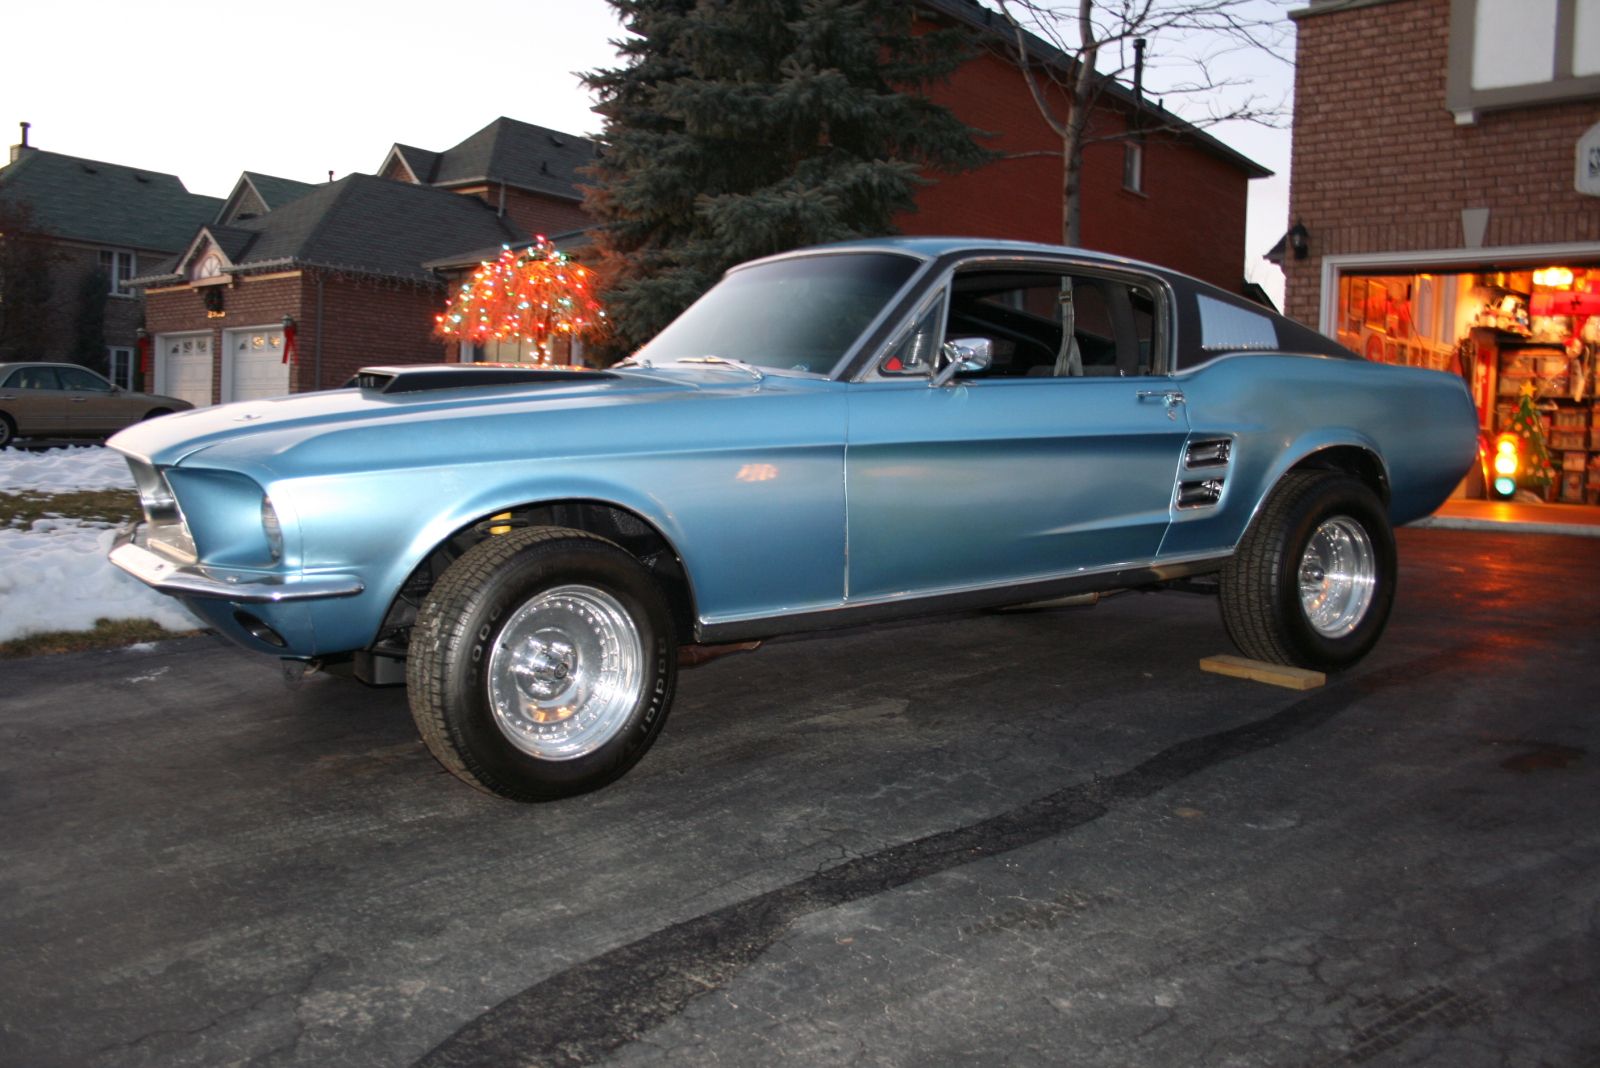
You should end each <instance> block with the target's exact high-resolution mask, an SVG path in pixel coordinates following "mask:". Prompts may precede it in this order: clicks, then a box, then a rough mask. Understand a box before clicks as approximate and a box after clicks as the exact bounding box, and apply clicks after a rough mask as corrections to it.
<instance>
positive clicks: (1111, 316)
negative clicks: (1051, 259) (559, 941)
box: [880, 269, 1156, 378]
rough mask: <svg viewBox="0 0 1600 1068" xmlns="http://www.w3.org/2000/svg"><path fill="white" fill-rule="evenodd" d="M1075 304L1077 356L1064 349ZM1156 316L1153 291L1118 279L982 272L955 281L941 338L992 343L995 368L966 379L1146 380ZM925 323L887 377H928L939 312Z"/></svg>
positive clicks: (891, 360) (890, 361) (902, 347)
mask: <svg viewBox="0 0 1600 1068" xmlns="http://www.w3.org/2000/svg"><path fill="white" fill-rule="evenodd" d="M1069 306H1070V308H1071V317H1072V320H1073V324H1074V328H1073V340H1074V342H1075V343H1076V344H1075V346H1073V347H1074V348H1075V349H1076V352H1073V351H1072V350H1071V349H1070V348H1069V349H1065V350H1064V349H1063V346H1062V344H1061V341H1062V331H1063V323H1064V322H1065V321H1066V318H1067V311H1066V310H1067V308H1068V307H1069ZM1155 312H1156V303H1155V299H1154V297H1153V295H1152V294H1151V292H1150V291H1149V290H1148V289H1146V288H1144V287H1142V286H1140V285H1137V284H1134V283H1131V282H1127V281H1123V280H1120V279H1115V278H1109V277H1099V276H1093V275H1062V274H1058V273H1055V272H1048V271H1027V270H1015V269H1012V270H981V271H973V272H966V273H961V274H958V275H956V277H955V280H954V283H953V284H952V286H951V288H950V298H949V311H948V314H947V315H946V316H945V321H944V324H943V325H944V329H943V332H942V336H943V339H944V340H946V341H949V340H952V339H962V340H980V339H983V340H988V341H989V342H990V347H991V349H990V350H991V352H992V355H993V359H992V362H991V363H990V365H989V366H988V367H987V368H986V369H984V370H982V371H975V372H970V373H963V374H962V376H961V377H963V378H1041V377H1072V376H1076V375H1084V376H1087V377H1098V376H1131V375H1147V374H1150V373H1151V371H1152V365H1151V352H1152V338H1153V336H1154V333H1155ZM924 320H925V323H924V324H923V325H921V326H919V327H918V328H917V329H916V330H914V331H913V333H912V334H911V335H909V336H908V337H906V338H905V339H904V340H903V341H902V343H901V344H899V345H896V346H895V347H894V349H893V350H891V352H890V353H889V355H888V356H887V357H886V358H885V360H884V361H883V363H882V364H881V365H880V371H881V372H882V373H884V374H888V375H902V374H925V373H927V369H926V368H927V362H926V352H927V350H928V349H929V347H930V337H929V336H928V335H930V334H931V331H929V330H928V328H929V327H931V326H932V325H933V324H934V323H935V322H936V313H935V309H930V310H929V313H927V314H925V315H924Z"/></svg>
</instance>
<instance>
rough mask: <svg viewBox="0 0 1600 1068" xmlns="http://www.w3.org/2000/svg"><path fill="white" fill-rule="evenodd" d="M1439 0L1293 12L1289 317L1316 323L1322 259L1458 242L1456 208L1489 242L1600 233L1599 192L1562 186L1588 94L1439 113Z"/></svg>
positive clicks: (1585, 118) (1442, 18)
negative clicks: (1483, 224)
mask: <svg viewBox="0 0 1600 1068" xmlns="http://www.w3.org/2000/svg"><path fill="white" fill-rule="evenodd" d="M1449 13H1450V0H1401V2H1395V3H1389V4H1381V5H1377V6H1370V7H1363V8H1359V9H1356V10H1351V11H1345V12H1337V13H1331V14H1316V15H1312V16H1309V17H1305V18H1302V19H1300V20H1299V22H1298V24H1297V29H1298V33H1299V42H1298V45H1297V49H1296V51H1297V55H1298V60H1297V62H1298V66H1297V69H1296V74H1295V102H1296V103H1295V122H1294V148H1293V156H1292V164H1291V167H1292V170H1291V174H1292V178H1291V185H1290V204H1289V216H1290V218H1291V219H1300V220H1302V221H1303V222H1304V223H1305V226H1306V229H1307V231H1308V232H1309V234H1310V255H1309V256H1308V257H1307V258H1306V259H1303V260H1295V259H1289V260H1288V261H1287V263H1286V265H1285V274H1286V276H1287V281H1286V290H1287V293H1286V303H1287V306H1288V307H1287V310H1288V312H1289V314H1290V315H1292V316H1293V317H1295V318H1297V319H1299V320H1301V321H1302V322H1305V323H1309V324H1311V325H1312V326H1316V325H1317V323H1318V304H1319V300H1320V285H1321V269H1322V259H1323V257H1324V256H1329V255H1340V254H1347V253H1366V252H1400V251H1412V250H1441V249H1457V248H1461V247H1463V245H1464V237H1463V234H1462V227H1461V210H1462V209H1463V208H1488V209H1489V227H1488V232H1487V234H1486V236H1485V238H1484V244H1485V246H1487V247H1486V249H1485V252H1484V258H1485V261H1487V262H1492V261H1493V249H1492V246H1495V245H1532V244H1544V243H1556V242H1561V243H1565V242H1575V241H1595V240H1600V200H1597V199H1595V198H1593V197H1584V196H1581V195H1580V194H1578V193H1577V192H1576V191H1575V190H1574V189H1573V167H1574V156H1573V153H1574V150H1575V146H1576V144H1577V140H1578V138H1579V137H1580V136H1581V135H1582V134H1583V132H1584V131H1585V130H1586V129H1588V128H1589V126H1591V125H1592V124H1593V123H1594V122H1595V120H1596V119H1597V118H1600V112H1597V110H1596V107H1595V102H1594V101H1588V102H1579V103H1567V104H1551V105H1540V106H1534V107H1526V108H1517V109H1514V110H1509V111H1500V112H1487V113H1482V114H1480V115H1479V116H1478V121H1477V123H1476V124H1474V125H1470V126H1458V125H1456V123H1455V119H1454V117H1453V116H1452V115H1451V113H1450V112H1448V111H1447V110H1445V78H1446V63H1447V57H1448V44H1449V41H1448V33H1449Z"/></svg>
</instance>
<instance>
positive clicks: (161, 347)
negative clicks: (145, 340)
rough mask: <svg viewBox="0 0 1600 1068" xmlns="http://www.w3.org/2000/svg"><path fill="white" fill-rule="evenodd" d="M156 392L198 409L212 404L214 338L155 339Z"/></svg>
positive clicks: (165, 336) (180, 336) (166, 336)
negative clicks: (183, 401)
mask: <svg viewBox="0 0 1600 1068" xmlns="http://www.w3.org/2000/svg"><path fill="white" fill-rule="evenodd" d="M156 353H157V356H158V359H157V364H156V369H155V371H156V384H155V391H156V392H157V393H163V394H165V395H167V396H169V397H181V398H183V399H184V400H186V401H189V402H190V403H191V404H193V405H194V406H195V407H197V408H203V407H205V406H206V405H208V404H210V403H211V335H210V334H162V335H161V336H159V337H157V338H156Z"/></svg>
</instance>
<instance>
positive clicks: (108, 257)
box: [100, 248, 137, 297]
mask: <svg viewBox="0 0 1600 1068" xmlns="http://www.w3.org/2000/svg"><path fill="white" fill-rule="evenodd" d="M136 266H137V257H136V256H135V255H134V254H133V253H132V252H123V251H121V250H120V249H109V248H103V249H101V250H100V269H101V270H102V271H104V272H106V277H108V278H109V279H110V280H111V289H110V292H111V295H112V296H113V297H131V296H133V295H134V293H133V290H132V289H129V288H128V280H129V279H130V278H132V277H133V274H134V269H135V267H136Z"/></svg>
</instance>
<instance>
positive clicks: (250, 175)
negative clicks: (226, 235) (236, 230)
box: [216, 171, 316, 225]
mask: <svg viewBox="0 0 1600 1068" xmlns="http://www.w3.org/2000/svg"><path fill="white" fill-rule="evenodd" d="M315 188H316V186H314V185H312V184H311V183H310V182H297V181H295V180H294V179H292V178H276V177H274V176H272V175H270V174H258V173H256V172H255V171H245V172H244V173H242V174H240V175H239V180H238V181H237V182H235V183H233V192H231V193H229V194H228V199H227V200H225V201H224V202H223V204H222V208H221V210H219V211H218V212H217V215H216V221H217V222H219V223H222V224H224V225H229V224H231V223H233V222H235V221H236V220H238V219H242V218H250V217H252V216H256V215H264V214H266V213H267V212H269V211H271V210H272V209H274V208H281V207H283V206H284V205H285V204H288V203H290V202H291V201H295V200H298V199H300V198H301V197H303V196H305V195H306V194H307V193H309V192H311V191H312V190H313V189H315Z"/></svg>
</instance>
